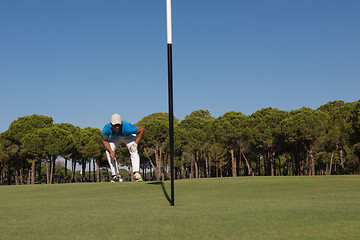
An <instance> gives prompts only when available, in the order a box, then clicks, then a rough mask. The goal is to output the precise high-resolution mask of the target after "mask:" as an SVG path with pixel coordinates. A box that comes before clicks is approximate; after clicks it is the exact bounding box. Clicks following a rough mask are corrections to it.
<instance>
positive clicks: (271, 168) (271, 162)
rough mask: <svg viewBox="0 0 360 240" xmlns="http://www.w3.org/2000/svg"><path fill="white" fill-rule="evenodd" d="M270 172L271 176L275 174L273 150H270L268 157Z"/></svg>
mask: <svg viewBox="0 0 360 240" xmlns="http://www.w3.org/2000/svg"><path fill="white" fill-rule="evenodd" d="M270 174H271V176H275V152H274V151H272V152H271V157H270Z"/></svg>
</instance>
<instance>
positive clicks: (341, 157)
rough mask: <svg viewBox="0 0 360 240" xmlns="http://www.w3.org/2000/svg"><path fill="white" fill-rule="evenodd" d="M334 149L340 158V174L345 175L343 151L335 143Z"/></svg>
mask: <svg viewBox="0 0 360 240" xmlns="http://www.w3.org/2000/svg"><path fill="white" fill-rule="evenodd" d="M336 147H337V149H338V151H339V156H340V166H341V174H345V166H344V159H343V149H342V147H341V146H340V144H339V143H336Z"/></svg>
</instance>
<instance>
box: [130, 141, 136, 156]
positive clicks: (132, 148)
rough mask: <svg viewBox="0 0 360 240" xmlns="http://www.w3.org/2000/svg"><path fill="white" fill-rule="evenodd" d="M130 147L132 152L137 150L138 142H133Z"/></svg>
mask: <svg viewBox="0 0 360 240" xmlns="http://www.w3.org/2000/svg"><path fill="white" fill-rule="evenodd" d="M129 149H130V152H131V153H134V152H136V150H137V144H136V142H134V143H133V144H131V146H130V147H129Z"/></svg>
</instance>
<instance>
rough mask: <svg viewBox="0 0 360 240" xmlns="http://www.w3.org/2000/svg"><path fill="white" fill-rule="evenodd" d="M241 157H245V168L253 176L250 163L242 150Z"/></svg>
mask: <svg viewBox="0 0 360 240" xmlns="http://www.w3.org/2000/svg"><path fill="white" fill-rule="evenodd" d="M240 154H241V155H242V156H243V157H244V159H245V163H246V167H247V169H248V175H249V176H251V175H252V176H254V174H253V173H252V167H251V165H250V163H249V161H248V160H247V158H246V157H245V154H243V153H242V152H241V153H240Z"/></svg>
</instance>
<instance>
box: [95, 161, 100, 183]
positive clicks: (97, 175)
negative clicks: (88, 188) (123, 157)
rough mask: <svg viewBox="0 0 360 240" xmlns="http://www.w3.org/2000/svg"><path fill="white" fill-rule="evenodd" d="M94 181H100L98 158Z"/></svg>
mask: <svg viewBox="0 0 360 240" xmlns="http://www.w3.org/2000/svg"><path fill="white" fill-rule="evenodd" d="M96 182H100V167H99V160H98V159H96Z"/></svg>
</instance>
